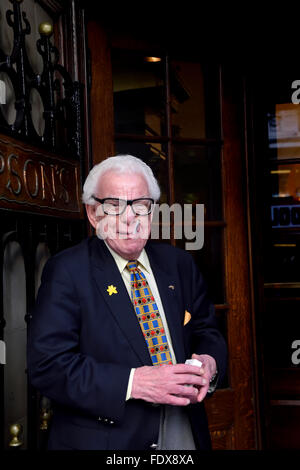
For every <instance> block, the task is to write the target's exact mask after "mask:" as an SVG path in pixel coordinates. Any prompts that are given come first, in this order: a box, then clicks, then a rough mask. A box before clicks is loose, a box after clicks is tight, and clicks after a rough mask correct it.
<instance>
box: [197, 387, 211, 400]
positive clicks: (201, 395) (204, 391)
mask: <svg viewBox="0 0 300 470" xmlns="http://www.w3.org/2000/svg"><path fill="white" fill-rule="evenodd" d="M207 390H208V386H206V387H202V388H201V389H200V391H199V393H198V397H197V402H199V403H200V402H201V401H202V400H204V398H205V397H206V394H207Z"/></svg>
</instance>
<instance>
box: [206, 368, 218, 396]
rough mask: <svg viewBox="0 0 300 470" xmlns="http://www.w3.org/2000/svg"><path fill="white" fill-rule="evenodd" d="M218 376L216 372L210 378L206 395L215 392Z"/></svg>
mask: <svg viewBox="0 0 300 470" xmlns="http://www.w3.org/2000/svg"><path fill="white" fill-rule="evenodd" d="M218 376H219V373H218V371H217V370H216V373H215V374H214V375H213V376H212V378H211V379H210V381H209V387H208V390H207V393H213V392H214V391H215V390H216V388H217V383H218Z"/></svg>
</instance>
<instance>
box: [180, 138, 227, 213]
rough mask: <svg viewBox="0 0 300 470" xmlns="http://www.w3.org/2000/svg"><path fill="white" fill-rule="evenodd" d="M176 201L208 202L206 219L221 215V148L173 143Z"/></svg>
mask: <svg viewBox="0 0 300 470" xmlns="http://www.w3.org/2000/svg"><path fill="white" fill-rule="evenodd" d="M174 179H175V202H179V203H181V204H205V219H206V220H221V219H222V189H221V188H222V187H221V165H220V150H219V148H213V147H200V146H195V145H182V144H176V145H175V146H174Z"/></svg>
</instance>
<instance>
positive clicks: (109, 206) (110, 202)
mask: <svg viewBox="0 0 300 470" xmlns="http://www.w3.org/2000/svg"><path fill="white" fill-rule="evenodd" d="M125 204H126V201H122V199H107V200H106V201H104V203H103V211H104V212H105V213H106V214H109V215H119V214H121V212H123V210H124V206H125Z"/></svg>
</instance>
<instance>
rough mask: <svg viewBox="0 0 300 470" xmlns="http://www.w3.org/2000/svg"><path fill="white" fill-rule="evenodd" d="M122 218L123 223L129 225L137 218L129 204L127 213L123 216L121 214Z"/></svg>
mask: <svg viewBox="0 0 300 470" xmlns="http://www.w3.org/2000/svg"><path fill="white" fill-rule="evenodd" d="M121 217H122V222H127V224H130V222H132V220H133V219H134V218H135V214H134V212H133V210H132V206H131V205H129V204H127V206H126V209H125V211H124V212H123V214H121Z"/></svg>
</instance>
